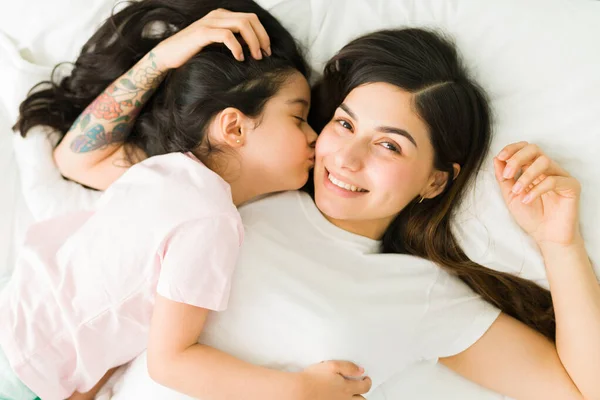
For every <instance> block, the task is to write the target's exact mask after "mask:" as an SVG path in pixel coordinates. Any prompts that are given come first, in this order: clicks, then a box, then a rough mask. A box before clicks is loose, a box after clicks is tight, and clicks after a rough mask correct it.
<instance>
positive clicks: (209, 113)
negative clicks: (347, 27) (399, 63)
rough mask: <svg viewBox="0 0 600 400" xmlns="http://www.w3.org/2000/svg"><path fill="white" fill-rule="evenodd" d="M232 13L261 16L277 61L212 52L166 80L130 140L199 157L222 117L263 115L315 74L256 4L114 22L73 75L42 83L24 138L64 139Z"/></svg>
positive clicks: (190, 4)
mask: <svg viewBox="0 0 600 400" xmlns="http://www.w3.org/2000/svg"><path fill="white" fill-rule="evenodd" d="M217 8H225V9H228V10H230V11H235V12H245V13H255V14H256V15H257V16H258V18H259V19H260V21H261V23H262V24H263V26H264V27H265V30H266V31H267V33H268V35H269V38H270V41H271V51H272V56H271V57H263V60H260V61H257V60H254V58H253V57H252V56H251V55H250V52H249V50H248V48H247V46H242V47H243V48H244V55H245V59H246V61H244V62H238V61H236V60H235V58H234V57H233V56H232V54H231V52H230V50H229V49H227V48H226V47H225V46H224V45H220V44H214V45H210V46H207V47H206V48H204V49H203V50H202V51H201V52H200V53H198V54H197V55H196V56H194V57H193V58H192V59H191V60H189V61H188V62H187V63H186V64H184V65H183V66H182V67H180V68H178V69H176V70H172V71H170V72H169V73H168V74H167V77H166V78H165V81H164V82H163V83H162V84H161V85H160V86H159V88H158V90H157V92H156V93H155V94H154V96H153V97H152V98H151V99H150V100H149V102H148V103H147V105H146V106H145V107H144V108H143V109H142V111H141V113H140V115H139V117H138V118H137V120H136V122H135V124H134V126H133V128H132V130H131V132H130V134H129V135H128V137H127V138H126V140H125V142H126V144H128V145H134V146H136V147H138V148H140V149H142V150H143V151H145V153H146V154H147V155H148V156H152V155H157V154H164V153H168V152H175V151H193V150H195V149H197V147H198V145H199V144H200V143H201V142H202V139H203V137H204V133H205V128H206V126H207V124H208V122H209V121H210V120H211V118H212V117H213V116H214V115H215V114H216V113H218V112H219V111H221V110H223V109H225V108H227V107H234V108H237V109H239V110H240V111H242V112H243V113H244V114H246V115H248V116H250V117H256V116H258V115H260V113H261V112H262V109H263V107H264V105H265V103H266V102H267V100H268V99H269V98H271V97H272V96H273V95H274V94H276V93H277V91H278V90H279V88H280V87H281V86H282V84H283V83H284V82H285V81H286V78H287V77H288V76H289V75H290V74H291V73H293V72H295V71H298V72H300V73H301V74H303V75H304V76H305V77H307V78H308V74H309V69H308V67H307V64H306V62H305V60H304V58H303V56H302V53H301V51H300V49H299V48H298V46H297V44H296V42H295V41H294V38H293V37H292V36H291V34H290V33H289V32H288V31H287V30H286V29H285V28H284V27H283V26H282V25H281V24H280V23H279V21H277V19H275V17H273V16H272V15H271V14H270V13H268V12H267V11H265V10H264V9H263V8H261V7H260V6H259V5H257V4H256V3H255V2H254V1H252V0H143V1H140V2H132V3H131V4H129V5H128V6H126V7H125V8H123V9H122V10H120V11H119V12H117V13H115V14H114V15H112V16H111V17H110V18H108V19H107V20H106V21H105V22H104V24H103V25H102V26H101V27H100V28H99V29H98V31H97V32H96V33H95V34H94V35H93V36H92V37H91V38H90V39H89V40H88V41H87V43H86V44H85V45H84V46H83V49H82V51H81V54H80V55H79V57H78V58H77V61H76V62H75V65H74V68H73V70H72V72H71V74H70V75H69V76H66V77H59V76H56V75H57V74H56V72H57V68H55V69H54V72H53V76H52V78H51V80H50V81H46V82H41V83H40V84H38V85H36V86H35V87H34V88H33V89H32V90H31V92H30V94H29V95H28V97H27V98H26V99H25V100H24V101H23V103H22V104H21V106H20V116H19V119H18V121H17V123H16V124H15V127H14V129H15V130H18V131H20V132H21V134H22V135H23V136H25V135H26V134H27V132H28V131H29V130H30V129H31V128H33V127H35V126H38V125H45V126H50V127H52V128H54V129H55V130H57V131H58V132H61V133H62V134H63V135H64V134H65V133H66V132H67V131H68V130H69V128H70V127H71V125H72V124H73V122H74V121H75V119H76V118H77V117H78V116H79V114H81V112H82V111H83V110H84V109H85V108H86V107H87V106H88V105H89V104H90V103H91V102H92V101H93V100H94V99H95V98H96V97H97V96H98V95H100V94H101V93H102V92H103V91H104V90H105V89H106V88H107V87H108V86H109V85H110V84H111V83H112V82H113V81H114V80H116V79H117V78H118V77H119V76H121V75H122V74H124V73H125V72H126V71H127V70H128V69H130V68H131V67H132V66H133V65H134V64H135V63H136V62H137V61H139V60H140V59H141V58H142V57H143V56H144V55H145V54H146V53H148V52H149V51H150V50H151V49H152V48H153V47H154V46H156V45H157V44H158V43H159V42H161V41H162V40H164V39H165V38H167V37H169V36H171V35H173V34H174V33H175V32H177V31H179V30H181V29H183V28H185V27H186V26H188V25H189V24H191V23H192V22H194V21H196V20H198V19H200V18H202V17H203V16H205V15H206V14H208V13H209V12H211V11H212V10H215V9H217Z"/></svg>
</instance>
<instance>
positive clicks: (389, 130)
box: [340, 103, 419, 149]
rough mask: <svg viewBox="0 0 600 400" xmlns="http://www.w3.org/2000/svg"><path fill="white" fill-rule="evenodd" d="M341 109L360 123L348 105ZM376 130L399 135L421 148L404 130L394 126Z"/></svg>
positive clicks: (381, 127) (341, 106)
mask: <svg viewBox="0 0 600 400" xmlns="http://www.w3.org/2000/svg"><path fill="white" fill-rule="evenodd" d="M340 108H341V109H342V110H344V111H345V112H346V114H348V115H349V116H350V117H351V118H352V119H353V120H355V121H358V118H357V117H356V114H355V113H354V112H353V111H352V110H351V109H350V107H348V105H347V104H346V103H342V104H340ZM375 130H376V131H378V132H381V133H395V134H397V135H401V136H404V137H405V138H407V139H408V140H409V141H410V142H411V143H412V144H414V145H415V147H416V148H417V149H418V148H419V146H417V141H416V140H415V138H414V137H413V136H412V135H411V134H410V133H408V132H407V131H405V130H404V129H400V128H394V127H393V126H378V127H377V128H375Z"/></svg>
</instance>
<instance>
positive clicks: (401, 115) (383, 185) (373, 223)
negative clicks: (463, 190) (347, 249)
mask: <svg viewBox="0 0 600 400" xmlns="http://www.w3.org/2000/svg"><path fill="white" fill-rule="evenodd" d="M412 97H413V95H412V94H410V93H408V92H405V91H404V90H402V89H400V88H398V87H396V86H393V85H390V84H387V83H371V84H366V85H363V86H360V87H357V88H355V89H354V90H352V91H351V92H350V93H349V94H348V96H347V97H346V98H345V99H344V102H343V103H342V104H341V105H340V106H339V107H338V109H337V110H336V111H335V115H334V117H333V119H332V120H331V121H330V122H329V124H327V125H326V126H325V128H324V129H323V131H322V133H321V134H320V136H319V138H318V140H317V147H316V160H315V161H316V164H315V172H314V173H315V179H314V180H315V201H316V203H317V206H318V208H319V209H320V210H321V212H322V213H323V214H324V215H325V217H326V218H327V219H329V220H330V221H331V222H332V223H334V224H335V225H337V226H339V227H341V228H343V229H346V230H348V231H350V232H354V233H357V234H360V235H363V236H367V237H371V238H373V239H380V238H381V236H382V235H383V233H384V232H385V230H386V229H387V227H388V225H389V224H390V223H391V222H392V220H393V219H394V218H395V217H396V216H397V215H398V214H399V213H400V211H401V210H402V209H403V208H404V207H405V206H406V205H407V204H409V203H410V202H411V201H413V200H414V199H415V197H417V196H425V197H426V198H428V197H434V196H435V195H437V194H438V193H439V191H440V190H437V188H436V185H439V174H440V173H439V172H438V173H436V171H435V170H434V168H433V160H434V151H433V147H432V145H431V142H430V140H429V133H428V128H427V126H426V125H425V123H424V122H423V121H422V120H421V119H420V117H419V116H418V115H417V114H416V113H415V112H414V111H413V106H412V104H413V102H412ZM436 179H437V182H436Z"/></svg>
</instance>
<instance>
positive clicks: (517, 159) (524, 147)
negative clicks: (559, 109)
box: [497, 142, 569, 189]
mask: <svg viewBox="0 0 600 400" xmlns="http://www.w3.org/2000/svg"><path fill="white" fill-rule="evenodd" d="M497 158H498V159H499V160H500V161H504V162H505V163H506V165H505V167H504V169H503V171H502V177H503V178H504V179H513V178H515V177H516V175H517V174H518V173H519V171H523V172H524V173H523V175H525V178H524V179H525V180H527V182H525V181H523V182H520V184H521V186H522V187H527V185H529V184H531V182H532V181H533V180H534V179H536V177H537V175H540V174H542V173H545V174H546V175H558V176H569V173H568V172H567V171H565V170H564V169H562V168H561V167H560V166H559V165H558V164H557V163H555V162H554V161H553V160H552V159H550V158H549V157H548V156H547V155H545V154H544V152H543V151H542V150H541V149H540V148H539V147H538V146H537V145H535V144H531V143H527V142H519V143H512V144H509V145H508V146H506V147H505V148H504V149H502V151H501V152H500V153H498V156H497ZM533 164H535V167H534V168H533V169H531V168H527V167H529V166H532V165H533ZM525 169H528V172H527V171H525ZM519 180H521V179H520V178H519ZM517 189H518V187H517ZM521 189H522V188H521Z"/></svg>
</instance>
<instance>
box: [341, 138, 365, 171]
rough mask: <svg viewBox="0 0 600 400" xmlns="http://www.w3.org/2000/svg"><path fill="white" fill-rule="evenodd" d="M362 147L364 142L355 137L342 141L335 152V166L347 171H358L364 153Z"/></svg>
mask: <svg viewBox="0 0 600 400" xmlns="http://www.w3.org/2000/svg"><path fill="white" fill-rule="evenodd" d="M364 147H365V146H364V144H363V143H360V141H359V140H356V139H350V140H348V141H347V142H345V143H343V144H342V145H341V146H340V148H339V149H338V150H337V152H336V153H335V163H336V166H337V167H338V168H341V169H347V170H349V171H358V170H359V169H360V168H361V167H362V165H363V159H364V156H365V154H366V151H365V148H364Z"/></svg>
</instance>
